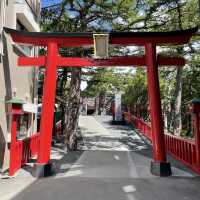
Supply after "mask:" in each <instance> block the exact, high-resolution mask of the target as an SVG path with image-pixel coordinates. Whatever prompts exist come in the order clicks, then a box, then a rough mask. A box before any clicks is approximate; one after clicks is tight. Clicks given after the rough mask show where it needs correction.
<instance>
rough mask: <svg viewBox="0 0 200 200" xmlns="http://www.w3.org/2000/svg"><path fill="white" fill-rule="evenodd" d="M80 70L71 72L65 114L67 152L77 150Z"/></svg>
mask: <svg viewBox="0 0 200 200" xmlns="http://www.w3.org/2000/svg"><path fill="white" fill-rule="evenodd" d="M80 84H81V69H80V68H77V69H76V68H75V69H73V70H72V75H71V81H70V88H69V95H68V99H67V103H66V112H65V129H64V135H65V140H64V143H65V147H66V148H67V150H68V151H73V150H76V149H77V128H78V119H79V106H80Z"/></svg>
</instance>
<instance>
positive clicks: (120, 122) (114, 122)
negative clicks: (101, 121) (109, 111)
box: [112, 120, 126, 125]
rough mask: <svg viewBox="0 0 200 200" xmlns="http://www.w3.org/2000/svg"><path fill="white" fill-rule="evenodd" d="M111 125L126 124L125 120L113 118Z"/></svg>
mask: <svg viewBox="0 0 200 200" xmlns="http://www.w3.org/2000/svg"><path fill="white" fill-rule="evenodd" d="M112 125H126V122H125V121H115V120H113V121H112Z"/></svg>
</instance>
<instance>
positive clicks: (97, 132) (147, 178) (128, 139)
mask: <svg viewBox="0 0 200 200" xmlns="http://www.w3.org/2000/svg"><path fill="white" fill-rule="evenodd" d="M110 120H111V118H110V117H107V116H99V117H93V116H84V117H81V118H80V128H81V132H82V136H83V142H80V143H79V145H78V148H79V151H76V152H70V153H67V154H65V153H64V152H63V151H62V150H60V149H53V154H54V156H53V157H52V160H54V161H55V162H56V164H57V173H56V174H55V176H53V177H50V178H43V179H38V180H36V179H34V178H32V177H30V176H26V177H23V176H22V175H21V176H17V177H16V178H14V179H8V180H0V199H1V200H7V199H15V200H35V199H41V200H65V199H67V200H108V199H109V200H172V199H176V200H187V199H188V200H199V199H200V190H199V188H200V178H199V177H197V176H195V175H194V174H193V173H191V172H190V171H189V170H188V169H187V168H186V167H184V166H183V165H182V164H181V163H178V162H176V161H174V160H173V159H172V158H169V159H170V160H171V162H172V164H173V176H172V177H168V178H160V177H155V176H153V175H151V174H150V172H149V166H150V161H151V146H150V145H149V144H148V142H147V141H146V140H145V139H144V138H142V137H141V136H140V135H138V134H137V132H135V131H134V130H133V129H132V128H131V127H128V126H116V125H112V124H111V123H110ZM58 157H59V159H58ZM22 186H23V187H22ZM20 187H21V191H19V189H18V188H20ZM16 190H18V192H14V191H16ZM8 193H9V194H10V195H7V194H8Z"/></svg>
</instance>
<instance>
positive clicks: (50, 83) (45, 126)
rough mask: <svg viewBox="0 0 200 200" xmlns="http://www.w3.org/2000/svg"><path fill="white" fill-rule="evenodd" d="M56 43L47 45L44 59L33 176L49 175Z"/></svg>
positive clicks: (56, 55) (55, 74)
mask: <svg viewBox="0 0 200 200" xmlns="http://www.w3.org/2000/svg"><path fill="white" fill-rule="evenodd" d="M57 59H58V46H57V43H53V42H52V43H51V42H50V43H49V44H48V50H47V59H46V71H45V79H44V88H43V98H42V114H41V123H40V146H39V154H38V160H37V162H38V163H36V165H35V171H34V175H35V176H37V177H40V176H47V175H49V173H51V164H50V163H48V162H49V159H50V152H51V139H52V128H53V117H54V103H55V90H56V76H57Z"/></svg>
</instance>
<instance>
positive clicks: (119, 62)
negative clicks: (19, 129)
mask: <svg viewBox="0 0 200 200" xmlns="http://www.w3.org/2000/svg"><path fill="white" fill-rule="evenodd" d="M4 30H5V32H6V33H8V34H10V35H11V37H12V39H13V41H14V42H16V43H23V44H30V45H34V46H46V47H47V55H46V56H41V57H37V58H30V57H19V59H18V65H19V66H38V67H40V66H45V69H46V71H45V79H44V90H43V99H42V115H41V124H40V147H39V155H38V160H37V163H36V164H35V176H37V177H40V176H45V175H46V173H48V172H49V170H50V169H51V165H50V163H49V159H50V149H51V137H52V127H53V114H54V102H55V90H56V76H57V67H90V66H94V67H107V66H109V67H111V66H113V67H114V66H132V67H134V66H147V81H148V96H149V103H150V117H151V127H152V143H153V161H152V162H151V172H152V173H153V174H155V175H159V176H169V175H171V167H170V163H169V162H167V160H166V151H165V142H164V130H163V125H162V124H163V121H162V112H161V101H160V88H159V78H158V66H159V65H164V66H171V65H176V66H183V65H184V64H185V60H184V58H182V57H164V56H161V55H157V54H156V46H157V45H180V44H185V43H188V42H189V40H190V38H191V37H192V34H193V33H195V32H196V31H197V28H193V29H188V30H183V31H174V32H110V33H108V34H109V44H110V45H118V46H131V45H138V46H144V47H145V55H144V56H125V57H111V58H109V59H92V58H75V57H61V56H60V55H59V48H60V47H88V46H92V45H93V33H38V32H23V31H16V30H12V29H8V28H5V29H4Z"/></svg>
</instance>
